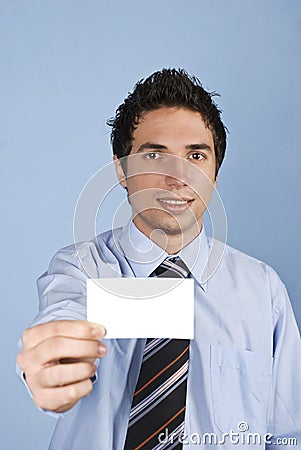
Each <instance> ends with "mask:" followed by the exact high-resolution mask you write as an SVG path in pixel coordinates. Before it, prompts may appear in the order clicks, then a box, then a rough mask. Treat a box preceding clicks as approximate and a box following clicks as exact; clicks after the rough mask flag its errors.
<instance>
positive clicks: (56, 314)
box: [16, 243, 99, 417]
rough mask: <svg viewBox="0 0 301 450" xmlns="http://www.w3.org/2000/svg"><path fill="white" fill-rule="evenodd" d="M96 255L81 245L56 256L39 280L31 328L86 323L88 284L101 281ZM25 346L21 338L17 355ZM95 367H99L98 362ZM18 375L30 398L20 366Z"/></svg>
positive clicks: (62, 251)
mask: <svg viewBox="0 0 301 450" xmlns="http://www.w3.org/2000/svg"><path fill="white" fill-rule="evenodd" d="M96 252H97V249H96V246H95V245H94V244H93V243H82V244H79V245H78V246H70V247H66V248H65V249H62V250H60V251H58V252H57V253H56V254H55V255H54V257H53V258H52V260H51V262H50V264H49V268H48V270H47V271H46V272H44V273H43V274H42V275H41V276H40V277H39V278H38V280H37V288H38V294H39V312H38V314H37V316H36V317H35V318H34V320H33V321H32V323H31V324H30V327H33V326H35V325H39V324H42V323H46V322H50V321H55V320H86V280H87V278H88V277H95V278H97V277H99V267H98V265H97V258H99V255H98V254H97V253H96ZM22 346H23V344H22V339H21V338H20V339H19V341H18V345H17V348H18V351H21V349H22ZM96 364H97V365H98V364H99V360H97V361H96ZM16 371H17V374H18V375H19V377H20V378H21V380H22V382H23V383H24V385H25V386H26V389H27V391H28V392H29V394H30V395H31V392H30V390H29V388H28V386H27V383H26V380H25V377H24V373H23V371H22V370H21V369H20V367H19V366H18V365H17V366H16ZM96 380H97V376H94V377H93V379H92V382H93V383H94V382H95V381H96ZM47 412H48V413H49V414H50V415H53V416H55V417H58V416H59V414H56V413H52V412H49V411H47Z"/></svg>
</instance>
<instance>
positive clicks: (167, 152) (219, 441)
mask: <svg viewBox="0 0 301 450" xmlns="http://www.w3.org/2000/svg"><path fill="white" fill-rule="evenodd" d="M109 124H110V125H111V126H112V144H113V152H114V160H115V164H116V170H117V174H118V177H119V180H120V184H121V185H122V186H123V187H124V188H125V189H126V190H127V195H128V199H129V202H130V204H131V207H132V215H133V220H132V221H131V223H130V224H129V225H128V226H126V227H124V228H122V229H117V230H113V231H109V232H106V233H102V234H101V235H99V236H98V237H97V238H96V239H95V240H93V241H91V242H82V243H80V244H78V245H76V246H70V247H67V248H65V249H62V250H61V251H59V252H58V253H57V254H56V255H55V257H54V258H53V260H52V262H51V264H50V267H49V269H48V271H47V272H46V273H45V274H43V275H42V277H41V278H40V279H39V280H38V289H39V293H40V312H39V314H38V316H37V318H36V319H35V321H34V322H33V324H32V326H31V328H29V329H27V330H26V331H25V332H24V334H23V349H22V351H21V352H20V353H19V355H18V364H19V367H20V368H21V370H20V372H21V373H22V376H23V379H24V380H26V384H27V386H28V388H29V390H30V392H31V394H32V397H33V400H34V401H35V403H36V404H37V406H39V407H40V408H43V409H45V410H48V411H52V412H55V413H62V414H60V415H59V420H58V423H57V427H56V430H55V433H54V436H53V439H52V442H51V445H50V448H51V449H55V450H60V449H81V450H82V449H86V448H88V449H89V450H94V449H95V450H96V449H102V450H109V449H114V450H122V449H123V448H127V449H131V448H137V449H138V448H144V449H151V448H157V449H159V448H160V449H161V448H177V449H178V448H213V447H219V448H224V449H226V448H234V447H235V448H241V447H242V445H243V444H245V442H243V441H242V439H243V438H247V436H246V433H247V432H250V433H251V437H249V438H248V439H249V440H250V439H251V444H252V448H267V447H268V446H269V444H270V443H271V442H276V440H277V439H278V441H277V443H278V444H279V445H278V447H277V448H282V446H281V445H280V442H281V441H280V439H283V438H294V439H296V440H297V439H298V440H299V445H301V406H300V405H301V377H300V373H301V345H300V337H299V333H298V329H297V326H296V323H295V320H294V317H293V313H292V309H291V306H290V303H289V300H288V297H287V293H286V290H285V287H284V286H283V284H282V282H281V281H280V279H279V278H278V276H277V275H276V273H275V272H274V271H273V270H272V269H271V268H270V267H268V266H266V265H265V264H264V263H262V262H260V261H257V260H255V259H254V258H251V257H249V256H247V255H245V254H243V253H241V252H238V251H237V250H234V249H232V248H231V247H228V246H226V248H225V252H224V255H223V258H222V260H221V261H220V263H219V264H216V267H215V269H214V270H213V271H211V273H210V274H209V276H207V277H206V276H205V277H204V276H203V274H204V272H206V270H207V269H206V267H207V261H208V259H210V252H211V251H212V248H213V247H214V245H215V243H214V241H213V240H212V239H209V238H207V237H206V235H205V230H204V228H203V215H204V212H205V210H206V208H207V207H208V204H209V201H210V197H211V195H212V191H213V190H214V189H215V187H216V183H217V174H218V170H219V168H220V165H221V163H222V161H223V158H224V153H225V147H226V133H225V128H224V126H223V124H222V121H221V118H220V112H219V110H218V109H217V107H216V105H215V104H214V102H213V101H212V95H211V94H210V93H207V92H206V91H205V90H204V89H203V88H202V86H201V85H200V83H199V82H198V80H197V79H195V78H191V77H189V76H188V74H187V73H186V72H185V71H183V70H174V69H172V70H171V69H169V70H166V69H163V70H162V71H160V72H156V73H154V74H153V75H151V76H150V77H149V78H147V79H146V80H144V81H143V80H142V81H141V82H139V83H137V85H136V86H135V89H134V91H133V93H132V94H130V95H129V96H128V98H127V99H126V100H125V101H124V103H123V104H122V105H121V106H120V107H119V108H118V110H117V112H116V116H115V118H114V119H113V120H111V121H110V122H109ZM150 243H152V244H153V245H151V246H150V245H149V244H150ZM171 256H173V258H170V257H171ZM179 261H180V263H179ZM158 266H159V267H160V273H159V272H158ZM164 266H167V267H169V268H170V270H169V272H167V273H168V275H167V276H172V275H170V273H171V271H174V272H178V271H179V272H181V276H182V277H186V276H189V277H190V278H193V280H194V289H195V335H194V339H193V340H191V341H190V342H188V344H187V346H186V347H185V349H184V350H183V351H182V353H181V355H184V353H185V354H186V355H187V358H188V359H186V360H185V361H183V367H184V366H185V367H186V370H187V371H188V373H187V372H185V373H184V372H183V374H182V375H181V376H182V378H181V386H182V387H183V389H182V390H183V392H182V397H183V396H184V406H182V407H181V409H180V411H181V417H182V419H183V423H182V422H181V421H182V419H181V420H180V421H179V423H178V424H173V420H174V418H175V417H177V418H178V417H180V416H178V413H177V414H174V415H173V416H172V417H171V418H170V419H169V418H168V419H166V417H169V416H168V414H169V413H170V411H171V408H172V406H170V405H169V406H168V407H165V408H163V409H164V411H163V412H162V409H160V403H161V399H160V401H159V400H158V401H155V402H154V404H151V406H150V407H148V408H146V409H145V410H143V412H142V414H141V415H142V416H143V417H142V420H143V419H144V422H139V420H140V418H139V420H138V419H137V421H136V422H137V424H138V426H137V427H136V428H135V426H134V425H135V424H132V422H135V421H133V420H132V418H133V416H134V415H135V414H136V412H135V411H136V410H137V408H138V409H139V408H142V407H144V406H143V405H145V404H149V403H148V402H150V399H152V398H155V397H154V395H155V394H153V392H149V394H148V396H147V397H144V398H143V399H141V401H140V400H139V401H140V403H138V404H137V403H135V402H136V400H135V397H136V396H137V395H138V396H139V395H140V391H141V390H143V389H144V388H145V386H146V385H149V383H151V381H153V379H156V380H157V379H158V377H159V376H161V374H162V372H164V371H165V369H162V370H159V371H158V373H157V369H156V368H155V369H154V367H153V364H150V366H149V368H148V369H147V370H145V367H146V366H145V364H146V360H147V359H148V357H149V356H146V355H147V352H148V351H150V349H151V348H152V346H153V347H154V346H160V345H163V344H162V343H161V341H160V340H159V341H158V342H157V341H156V342H155V340H151V339H149V340H147V341H146V340H145V339H120V340H118V339H108V340H107V341H106V344H104V343H103V342H102V341H101V339H102V338H103V337H104V335H105V329H104V327H102V326H100V325H97V324H93V323H88V322H86V321H85V318H86V280H87V278H88V277H93V278H105V277H121V276H125V277H149V276H160V275H162V274H163V276H164V274H165V276H166V272H165V269H166V267H165V269H164ZM162 267H163V269H162ZM179 267H180V268H179ZM125 320H126V318H125ZM150 338H151V336H150ZM171 343H175V346H176V347H179V346H180V345H181V340H179V341H174V340H171ZM169 344H170V342H169ZM185 345H186V344H185ZM164 346H166V347H167V344H166V342H164ZM167 348H168V347H167ZM172 351H174V350H172ZM152 353H154V354H155V355H156V354H157V353H156V352H153V351H152ZM158 354H159V350H158ZM181 355H180V356H181ZM180 356H179V357H178V356H177V357H175V358H174V359H173V361H175V360H177V361H178V358H180ZM165 358H168V354H165V355H164V357H161V359H165ZM181 358H182V356H181ZM159 359H160V358H159ZM142 361H143V362H142ZM173 361H172V362H171V363H170V364H168V368H170V367H169V366H171V365H172V364H173ZM161 362H162V361H161ZM159 363H160V361H159ZM188 366H189V369H188ZM148 370H154V373H153V376H152V379H151V380H150V381H147V382H146V383H145V382H144V385H143V382H142V388H140V387H139V386H140V383H141V378H143V377H144V376H147V374H145V372H147V371H148ZM181 370H182V366H181ZM183 370H184V369H183ZM173 377H174V375H171V376H170V378H169V379H168V380H170V379H172V378H173ZM164 383H166V381H164ZM164 383H162V385H160V386H159V387H160V388H161V387H162V386H163V385H164V386H165V384H164ZM179 383H180V381H179ZM162 389H163V388H162ZM164 389H165V388H164ZM157 390H158V389H155V391H157ZM155 391H154V392H155ZM168 392H169V391H168ZM172 392H176V389H174V390H172ZM169 395H170V396H171V394H169V393H168V395H166V399H168V398H169ZM182 400H183V399H182ZM164 401H165V399H164ZM177 401H178V400H177ZM162 403H163V400H162ZM144 411H145V412H144ZM151 414H153V416H154V417H152V419H150V420H149V419H148V418H149V417H150V415H151ZM161 414H163V415H165V414H166V417H165V416H164V417H165V419H164V420H165V422H164V420H162V421H161V422H159V423H160V424H159V425H156V426H155V430H156V431H155V432H154V433H152V432H151V431H149V429H148V427H149V426H151V425H152V424H151V422H152V421H153V420H154V421H155V420H157V418H158V420H159V421H160V420H161ZM157 416H158V417H157ZM135 420H136V419H135ZM139 424H141V425H139ZM170 424H172V426H169V425H170ZM156 427H157V428H156ZM133 430H134V432H133ZM173 432H174V433H175V434H174V436H172V434H173ZM206 433H207V439H204V434H206ZM235 433H236V434H235ZM133 435H134V436H133ZM255 435H256V436H255ZM137 436H138V437H137ZM136 438H137V439H138V440H139V439H140V440H139V442H138V441H137V442H136V441H135V439H136ZM252 439H253V441H252ZM133 442H135V444H133ZM282 442H284V441H282ZM284 445H285V444H283V448H284ZM285 448H287V446H285Z"/></svg>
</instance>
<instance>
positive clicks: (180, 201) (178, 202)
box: [158, 197, 192, 212]
mask: <svg viewBox="0 0 301 450" xmlns="http://www.w3.org/2000/svg"><path fill="white" fill-rule="evenodd" d="M158 202H159V203H160V205H161V207H162V208H163V209H165V210H167V211H170V212H183V211H185V210H186V209H187V208H188V207H189V205H190V203H191V202H192V199H188V198H168V197H164V198H159V199H158Z"/></svg>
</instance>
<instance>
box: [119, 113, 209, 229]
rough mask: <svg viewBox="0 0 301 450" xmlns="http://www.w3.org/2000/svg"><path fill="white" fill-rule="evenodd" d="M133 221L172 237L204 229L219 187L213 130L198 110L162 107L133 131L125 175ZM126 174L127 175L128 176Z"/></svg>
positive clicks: (140, 226)
mask: <svg viewBox="0 0 301 450" xmlns="http://www.w3.org/2000/svg"><path fill="white" fill-rule="evenodd" d="M117 171H118V176H119V178H120V180H121V184H122V186H123V187H126V188H127V190H128V196H129V201H130V204H131V206H132V212H133V219H134V223H135V225H136V226H137V228H138V229H139V230H140V231H142V232H143V233H144V234H145V235H147V236H149V237H150V236H151V233H152V232H153V231H154V230H156V229H160V230H162V231H164V232H165V233H166V235H167V237H168V236H169V235H177V234H182V235H183V234H185V232H189V230H191V229H192V228H194V229H195V228H196V225H197V228H198V230H200V229H201V227H202V219H203V215H204V212H205V210H206V207H207V206H208V203H209V201H210V198H211V194H212V190H213V189H214V188H215V187H216V180H215V152H214V142H213V137H212V133H211V131H210V130H209V128H207V127H206V126H205V124H204V122H203V119H202V117H201V115H200V114H199V113H198V112H195V111H191V110H188V109H184V108H168V107H162V108H160V109H158V110H155V111H151V112H147V113H145V114H144V115H143V117H142V118H141V119H140V121H139V124H138V126H137V128H136V130H135V131H134V134H133V145H132V150H131V153H130V156H129V157H128V159H127V173H126V178H124V176H122V175H123V173H122V169H121V167H120V166H119V169H118V170H117ZM122 178H123V179H122Z"/></svg>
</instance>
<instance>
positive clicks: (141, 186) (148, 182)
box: [127, 174, 159, 194]
mask: <svg viewBox="0 0 301 450" xmlns="http://www.w3.org/2000/svg"><path fill="white" fill-rule="evenodd" d="M158 178H159V177H158V176H154V175H150V174H148V175H137V176H134V177H130V178H128V180H127V188H128V191H129V194H134V193H135V192H141V191H146V193H147V191H148V190H151V189H153V188H156V187H157V186H158V185H159V180H158Z"/></svg>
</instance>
